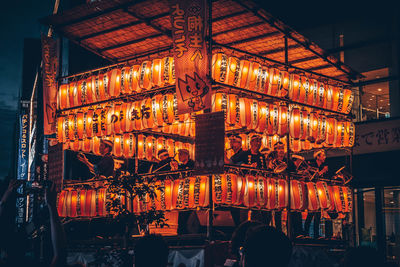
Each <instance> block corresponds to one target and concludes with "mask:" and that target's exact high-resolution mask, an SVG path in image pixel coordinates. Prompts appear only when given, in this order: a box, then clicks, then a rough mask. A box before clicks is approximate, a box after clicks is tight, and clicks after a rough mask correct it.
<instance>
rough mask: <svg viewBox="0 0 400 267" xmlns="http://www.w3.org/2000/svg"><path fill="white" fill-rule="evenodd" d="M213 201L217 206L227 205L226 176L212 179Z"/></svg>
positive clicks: (214, 176)
mask: <svg viewBox="0 0 400 267" xmlns="http://www.w3.org/2000/svg"><path fill="white" fill-rule="evenodd" d="M212 188H213V201H214V203H216V204H225V201H226V192H227V181H226V177H225V176H224V175H218V174H217V175H213V179H212Z"/></svg>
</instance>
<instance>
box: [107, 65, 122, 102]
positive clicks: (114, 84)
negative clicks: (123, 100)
mask: <svg viewBox="0 0 400 267" xmlns="http://www.w3.org/2000/svg"><path fill="white" fill-rule="evenodd" d="M108 75H109V77H110V84H109V88H110V91H109V92H110V97H117V96H119V94H120V93H121V69H118V68H115V69H112V70H110V71H109V72H108Z"/></svg>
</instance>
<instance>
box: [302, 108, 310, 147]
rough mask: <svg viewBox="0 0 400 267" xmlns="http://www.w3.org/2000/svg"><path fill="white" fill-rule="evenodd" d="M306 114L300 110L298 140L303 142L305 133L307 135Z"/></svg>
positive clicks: (305, 137)
mask: <svg viewBox="0 0 400 267" xmlns="http://www.w3.org/2000/svg"><path fill="white" fill-rule="evenodd" d="M308 124H309V120H308V112H307V110H305V109H302V110H301V111H300V140H302V141H304V140H306V139H307V133H308V131H307V130H308V127H309V126H308Z"/></svg>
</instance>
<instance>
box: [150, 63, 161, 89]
mask: <svg viewBox="0 0 400 267" xmlns="http://www.w3.org/2000/svg"><path fill="white" fill-rule="evenodd" d="M163 73H164V65H163V64H162V59H160V58H156V59H153V61H152V62H151V78H152V80H151V83H152V85H153V86H159V87H161V86H164V79H163V77H162V74H163Z"/></svg>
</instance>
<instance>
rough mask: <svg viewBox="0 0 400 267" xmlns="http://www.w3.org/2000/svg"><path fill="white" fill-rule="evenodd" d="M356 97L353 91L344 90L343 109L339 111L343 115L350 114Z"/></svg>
mask: <svg viewBox="0 0 400 267" xmlns="http://www.w3.org/2000/svg"><path fill="white" fill-rule="evenodd" d="M353 101H354V95H353V92H352V91H351V90H348V89H344V90H343V108H342V110H339V111H340V112H342V113H346V114H348V113H350V111H351V108H352V106H353Z"/></svg>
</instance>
